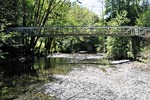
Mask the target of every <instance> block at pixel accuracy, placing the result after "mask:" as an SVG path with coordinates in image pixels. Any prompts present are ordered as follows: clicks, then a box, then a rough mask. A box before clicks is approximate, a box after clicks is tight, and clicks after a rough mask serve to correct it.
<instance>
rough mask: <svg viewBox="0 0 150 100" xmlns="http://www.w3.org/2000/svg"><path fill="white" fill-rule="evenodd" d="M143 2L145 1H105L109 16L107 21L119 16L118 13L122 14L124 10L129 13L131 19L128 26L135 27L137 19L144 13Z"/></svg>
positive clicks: (128, 16) (106, 12)
mask: <svg viewBox="0 0 150 100" xmlns="http://www.w3.org/2000/svg"><path fill="white" fill-rule="evenodd" d="M142 1H143V0H105V8H106V11H105V14H106V15H107V16H108V18H107V21H110V20H111V18H115V17H116V16H117V14H116V11H118V12H119V13H120V12H121V11H122V10H126V11H127V12H128V13H127V18H128V19H130V22H128V23H127V24H128V25H132V26H134V25H135V21H136V18H138V17H139V15H140V13H141V12H142V11H143V9H142V7H141V2H142Z"/></svg>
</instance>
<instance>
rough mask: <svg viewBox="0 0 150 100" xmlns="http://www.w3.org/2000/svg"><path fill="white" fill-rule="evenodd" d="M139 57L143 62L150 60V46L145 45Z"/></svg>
mask: <svg viewBox="0 0 150 100" xmlns="http://www.w3.org/2000/svg"><path fill="white" fill-rule="evenodd" d="M138 59H139V60H140V61H143V62H150V46H145V47H144V48H143V49H142V50H141V52H140V53H139V58H138Z"/></svg>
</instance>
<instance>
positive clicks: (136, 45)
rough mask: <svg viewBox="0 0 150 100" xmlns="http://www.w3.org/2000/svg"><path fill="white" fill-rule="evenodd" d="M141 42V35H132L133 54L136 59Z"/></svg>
mask: <svg viewBox="0 0 150 100" xmlns="http://www.w3.org/2000/svg"><path fill="white" fill-rule="evenodd" d="M140 42H141V37H139V36H132V37H131V45H132V54H133V59H134V60H136V58H137V54H138V52H139V49H140Z"/></svg>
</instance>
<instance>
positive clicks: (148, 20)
mask: <svg viewBox="0 0 150 100" xmlns="http://www.w3.org/2000/svg"><path fill="white" fill-rule="evenodd" d="M136 24H137V25H138V26H145V27H150V9H149V10H147V11H145V12H144V13H142V14H141V15H140V17H139V18H138V19H137V20H136Z"/></svg>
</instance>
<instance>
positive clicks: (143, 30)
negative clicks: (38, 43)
mask: <svg viewBox="0 0 150 100" xmlns="http://www.w3.org/2000/svg"><path fill="white" fill-rule="evenodd" d="M8 32H17V33H18V34H16V36H23V37H34V36H38V37H49V36H51V37H52V36H58V37H59V36H61V37H62V36H118V37H132V36H140V37H150V27H136V26H100V27H97V26H49V27H14V28H9V29H8Z"/></svg>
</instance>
